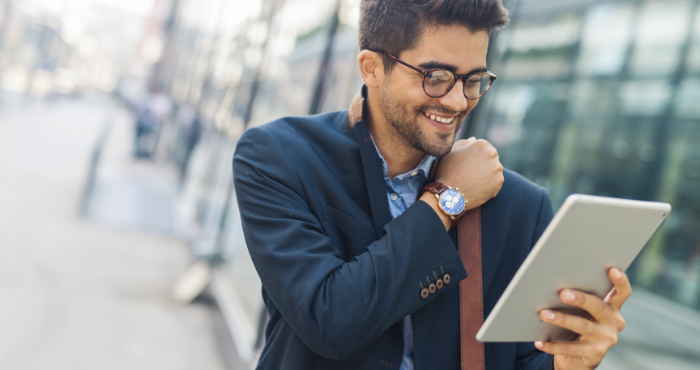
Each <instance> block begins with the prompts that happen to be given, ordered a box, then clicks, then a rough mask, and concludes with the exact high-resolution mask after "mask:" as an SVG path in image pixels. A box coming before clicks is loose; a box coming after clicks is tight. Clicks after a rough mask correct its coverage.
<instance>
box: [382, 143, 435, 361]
mask: <svg viewBox="0 0 700 370" xmlns="http://www.w3.org/2000/svg"><path fill="white" fill-rule="evenodd" d="M370 136H371V135H370ZM372 141H373V142H374V138H372ZM374 147H375V148H376V147H377V144H376V143H375V144H374ZM377 154H379V158H380V159H381V160H382V167H383V168H384V182H385V183H386V195H387V197H388V198H389V210H390V211H391V217H393V218H396V217H398V216H399V215H401V214H402V213H404V212H405V211H406V210H407V209H408V207H410V206H412V205H413V203H415V202H416V198H418V193H419V192H420V191H421V189H420V185H421V183H422V182H423V180H424V179H425V178H427V177H428V174H429V173H430V167H432V165H433V162H435V157H433V156H431V155H426V156H425V158H423V160H422V161H421V162H420V163H419V164H418V167H416V168H415V169H414V170H412V171H408V172H406V173H402V174H400V175H397V176H395V177H394V178H393V179H390V178H389V169H388V167H387V165H386V161H385V160H384V157H383V156H382V153H379V149H377ZM403 343H404V344H403V360H402V361H401V367H400V368H399V370H413V320H412V319H411V315H408V316H406V317H404V318H403Z"/></svg>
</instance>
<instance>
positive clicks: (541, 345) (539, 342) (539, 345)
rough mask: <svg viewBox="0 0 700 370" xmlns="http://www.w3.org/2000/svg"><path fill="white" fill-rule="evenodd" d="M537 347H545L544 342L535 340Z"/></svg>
mask: <svg viewBox="0 0 700 370" xmlns="http://www.w3.org/2000/svg"><path fill="white" fill-rule="evenodd" d="M535 347H537V348H538V349H542V347H544V344H542V342H541V341H539V340H538V341H537V342H535Z"/></svg>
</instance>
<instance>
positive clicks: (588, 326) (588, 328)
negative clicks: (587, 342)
mask: <svg viewBox="0 0 700 370" xmlns="http://www.w3.org/2000/svg"><path fill="white" fill-rule="evenodd" d="M581 329H582V330H581V331H582V332H584V333H593V332H595V330H596V326H595V324H593V323H592V322H591V321H588V320H583V322H582V323H581Z"/></svg>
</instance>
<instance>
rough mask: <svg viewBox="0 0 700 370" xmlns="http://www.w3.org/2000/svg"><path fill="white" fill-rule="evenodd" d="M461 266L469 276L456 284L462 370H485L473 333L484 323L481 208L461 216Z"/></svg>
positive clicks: (458, 231)
mask: <svg viewBox="0 0 700 370" xmlns="http://www.w3.org/2000/svg"><path fill="white" fill-rule="evenodd" d="M457 225H458V229H457V240H458V244H459V255H460V257H461V258H462V264H464V268H465V269H466V270H467V274H469V276H468V277H467V278H466V279H464V280H462V281H460V282H459V327H460V342H461V353H462V370H484V369H485V366H486V365H485V362H484V361H485V358H484V344H483V343H481V342H479V341H477V340H476V333H477V332H478V331H479V328H480V327H481V324H483V322H484V293H483V285H482V281H481V208H480V207H477V208H474V209H472V210H470V211H468V212H466V213H465V214H464V216H463V217H462V218H460V220H459V222H458V223H457Z"/></svg>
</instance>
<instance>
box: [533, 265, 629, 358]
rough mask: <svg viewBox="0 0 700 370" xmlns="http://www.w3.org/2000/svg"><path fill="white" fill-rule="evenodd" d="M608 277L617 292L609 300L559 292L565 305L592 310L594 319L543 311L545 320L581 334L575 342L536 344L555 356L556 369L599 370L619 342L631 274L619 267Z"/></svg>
mask: <svg viewBox="0 0 700 370" xmlns="http://www.w3.org/2000/svg"><path fill="white" fill-rule="evenodd" d="M608 277H609V278H610V280H611V281H612V282H613V284H614V285H615V289H614V290H613V292H612V293H611V294H610V295H608V297H606V298H605V299H600V298H598V297H596V296H593V295H590V294H586V293H583V292H579V291H575V290H571V289H564V290H563V291H562V292H561V293H559V298H560V299H561V301H562V302H564V303H566V304H568V305H572V306H576V307H580V308H582V309H584V310H586V311H588V313H589V314H590V315H591V317H592V318H591V319H590V320H589V319H584V318H581V317H578V316H573V315H567V314H563V313H561V312H553V311H549V310H544V311H542V312H540V318H541V319H542V321H544V322H548V323H550V324H553V325H556V326H560V327H562V328H566V329H569V330H571V331H573V332H576V333H578V334H580V336H579V338H578V339H577V340H576V341H573V342H556V343H555V342H545V343H543V342H535V347H537V348H538V349H540V350H542V351H543V352H547V353H550V354H553V355H554V369H555V370H573V369H577V370H578V369H586V370H588V369H595V368H596V367H597V366H598V365H599V364H600V362H601V361H603V356H605V354H606V353H607V352H608V350H609V349H610V347H612V346H614V345H615V344H616V343H617V334H618V333H619V332H621V331H622V329H624V328H625V320H624V319H623V318H622V315H620V309H621V308H622V304H623V303H625V301H626V300H627V298H629V296H630V294H631V293H632V287H631V286H630V282H629V280H628V279H627V275H625V274H624V273H623V272H622V271H620V270H618V269H616V268H611V269H610V270H609V271H608Z"/></svg>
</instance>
